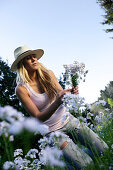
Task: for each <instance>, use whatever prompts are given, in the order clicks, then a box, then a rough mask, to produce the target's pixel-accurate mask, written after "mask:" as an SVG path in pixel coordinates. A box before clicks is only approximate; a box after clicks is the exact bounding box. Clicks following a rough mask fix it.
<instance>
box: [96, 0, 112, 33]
mask: <svg viewBox="0 0 113 170" xmlns="http://www.w3.org/2000/svg"><path fill="white" fill-rule="evenodd" d="M97 3H99V4H100V6H101V7H102V8H103V9H104V11H105V15H104V18H105V20H104V21H103V22H102V24H107V25H110V26H112V25H113V0H97ZM106 32H107V33H108V32H113V28H109V29H106Z"/></svg>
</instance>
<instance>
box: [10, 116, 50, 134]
mask: <svg viewBox="0 0 113 170" xmlns="http://www.w3.org/2000/svg"><path fill="white" fill-rule="evenodd" d="M24 129H26V130H28V131H31V132H37V133H40V134H42V135H44V134H46V133H48V132H49V130H48V126H46V125H44V124H43V123H41V122H39V121H38V120H37V119H36V118H32V117H31V118H24V120H22V121H19V120H17V121H15V122H13V123H12V124H11V126H10V129H9V132H10V133H11V134H14V135H16V134H19V133H20V132H22V130H24Z"/></svg>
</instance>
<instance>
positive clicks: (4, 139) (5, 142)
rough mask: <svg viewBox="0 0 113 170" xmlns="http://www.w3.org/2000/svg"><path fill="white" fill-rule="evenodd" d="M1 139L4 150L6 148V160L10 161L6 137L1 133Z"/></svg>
mask: <svg viewBox="0 0 113 170" xmlns="http://www.w3.org/2000/svg"><path fill="white" fill-rule="evenodd" d="M3 141H4V144H5V150H6V154H7V157H8V161H11V159H10V154H9V151H8V144H7V141H6V138H5V136H4V135H3Z"/></svg>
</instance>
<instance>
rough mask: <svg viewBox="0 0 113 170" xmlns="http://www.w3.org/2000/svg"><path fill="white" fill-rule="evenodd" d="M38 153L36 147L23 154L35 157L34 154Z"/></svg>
mask: <svg viewBox="0 0 113 170" xmlns="http://www.w3.org/2000/svg"><path fill="white" fill-rule="evenodd" d="M37 153H38V150H37V149H30V150H29V152H28V153H27V155H26V156H25V157H26V158H27V157H30V158H31V159H33V158H36V154H37Z"/></svg>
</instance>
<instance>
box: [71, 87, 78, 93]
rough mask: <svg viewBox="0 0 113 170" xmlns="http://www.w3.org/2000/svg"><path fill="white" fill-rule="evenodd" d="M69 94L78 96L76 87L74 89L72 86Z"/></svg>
mask: <svg viewBox="0 0 113 170" xmlns="http://www.w3.org/2000/svg"><path fill="white" fill-rule="evenodd" d="M71 93H72V94H79V90H78V86H76V87H75V88H74V86H73V87H72V89H71Z"/></svg>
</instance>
